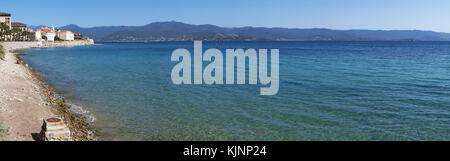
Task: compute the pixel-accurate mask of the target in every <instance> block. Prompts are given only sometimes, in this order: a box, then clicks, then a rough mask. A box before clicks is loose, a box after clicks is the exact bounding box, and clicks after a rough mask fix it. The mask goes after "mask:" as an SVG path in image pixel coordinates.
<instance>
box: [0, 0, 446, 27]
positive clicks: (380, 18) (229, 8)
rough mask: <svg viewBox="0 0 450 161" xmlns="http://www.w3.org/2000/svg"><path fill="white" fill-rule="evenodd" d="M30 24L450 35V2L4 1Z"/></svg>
mask: <svg viewBox="0 0 450 161" xmlns="http://www.w3.org/2000/svg"><path fill="white" fill-rule="evenodd" d="M0 12H9V13H12V14H13V21H19V22H23V23H26V24H29V25H40V24H44V25H50V26H51V25H54V26H63V25H67V24H77V25H79V26H82V27H92V26H109V25H145V24H148V23H150V22H155V21H172V20H173V21H180V22H185V23H191V24H214V25H218V26H223V27H241V26H259V27H289V28H331V29H383V30H386V29H387V30H392V29H403V30H413V29H419V30H433V31H440V32H449V33H450V1H449V0H64V1H63V0H45V1H36V0H6V2H5V0H2V5H1V6H0Z"/></svg>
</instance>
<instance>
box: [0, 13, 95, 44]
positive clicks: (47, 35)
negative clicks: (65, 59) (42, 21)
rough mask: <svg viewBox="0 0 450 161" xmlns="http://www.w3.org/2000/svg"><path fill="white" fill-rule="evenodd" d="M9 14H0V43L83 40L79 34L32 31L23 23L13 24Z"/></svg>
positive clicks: (52, 29) (45, 30)
mask: <svg viewBox="0 0 450 161" xmlns="http://www.w3.org/2000/svg"><path fill="white" fill-rule="evenodd" d="M12 20H13V16H12V14H10V13H5V12H0V41H49V42H53V41H74V40H85V39H87V38H86V37H83V36H82V35H81V34H80V33H73V32H72V31H67V30H59V29H55V28H54V27H41V28H37V29H35V30H33V29H32V28H28V27H27V25H26V24H25V23H22V22H13V21H12Z"/></svg>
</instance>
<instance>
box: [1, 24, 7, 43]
mask: <svg viewBox="0 0 450 161" xmlns="http://www.w3.org/2000/svg"><path fill="white" fill-rule="evenodd" d="M8 30H9V26H8V25H6V23H3V22H2V23H0V41H2V40H5V35H7V34H6V33H7V31H8Z"/></svg>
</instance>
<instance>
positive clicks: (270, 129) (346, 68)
mask: <svg viewBox="0 0 450 161" xmlns="http://www.w3.org/2000/svg"><path fill="white" fill-rule="evenodd" d="M203 46H204V49H206V48H213V47H214V48H219V49H221V50H223V51H224V49H226V48H244V49H248V48H256V49H260V48H268V49H271V48H279V49H280V89H279V93H278V94H277V95H275V96H260V95H259V90H260V87H259V86H255V85H231V86H230V85H212V86H208V85H181V86H177V85H174V84H173V83H172V81H171V79H170V74H171V70H172V67H173V66H174V65H175V64H176V62H171V61H170V56H171V52H172V51H173V50H174V49H176V48H187V49H189V50H192V48H193V42H157V43H104V44H102V45H95V46H82V47H70V48H44V49H30V50H27V51H25V54H26V56H25V57H24V59H25V61H26V62H27V63H29V64H30V65H31V66H32V67H33V68H34V69H36V70H37V71H39V72H41V73H43V74H44V75H46V80H47V81H48V82H49V83H50V84H51V85H53V86H54V87H55V88H56V89H57V90H58V91H60V92H62V93H64V95H65V97H67V98H68V99H70V100H71V101H72V102H73V103H74V104H77V105H82V106H83V107H84V108H86V109H87V110H89V111H91V112H92V113H93V114H94V115H95V117H96V118H97V119H96V121H95V125H96V126H97V127H98V128H100V129H101V131H102V137H103V138H104V139H106V140H450V42H222V43H220V44H218V43H217V42H209V43H208V42H204V43H203Z"/></svg>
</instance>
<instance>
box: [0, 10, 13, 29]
mask: <svg viewBox="0 0 450 161" xmlns="http://www.w3.org/2000/svg"><path fill="white" fill-rule="evenodd" d="M2 22H3V23H5V24H6V25H8V26H9V29H12V27H11V14H9V13H4V12H0V23H2Z"/></svg>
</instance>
